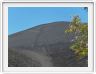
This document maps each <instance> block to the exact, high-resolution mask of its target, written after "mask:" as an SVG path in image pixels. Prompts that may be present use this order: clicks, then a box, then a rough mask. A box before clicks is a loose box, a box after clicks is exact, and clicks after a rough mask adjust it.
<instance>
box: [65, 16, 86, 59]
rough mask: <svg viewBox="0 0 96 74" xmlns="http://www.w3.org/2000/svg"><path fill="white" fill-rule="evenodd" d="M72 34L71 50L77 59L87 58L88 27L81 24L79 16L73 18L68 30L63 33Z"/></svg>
mask: <svg viewBox="0 0 96 74" xmlns="http://www.w3.org/2000/svg"><path fill="white" fill-rule="evenodd" d="M65 32H67V33H69V32H71V33H72V32H73V33H74V35H75V36H74V39H73V41H74V43H73V44H72V46H71V49H72V50H73V51H74V53H75V54H76V55H77V57H78V58H79V59H81V58H84V57H86V56H88V25H87V24H83V23H81V20H80V18H79V16H74V17H73V19H72V22H71V23H70V25H69V28H68V29H67V30H66V31H65Z"/></svg>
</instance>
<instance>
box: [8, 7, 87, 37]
mask: <svg viewBox="0 0 96 74" xmlns="http://www.w3.org/2000/svg"><path fill="white" fill-rule="evenodd" d="M75 15H79V16H80V18H81V21H82V22H86V23H87V21H88V14H87V11H86V10H84V9H83V8H82V7H9V8H8V34H9V35H10V34H13V33H16V32H19V31H22V30H25V29H28V28H31V27H34V26H37V25H40V24H45V23H51V22H56V21H69V22H70V21H71V20H72V16H75Z"/></svg>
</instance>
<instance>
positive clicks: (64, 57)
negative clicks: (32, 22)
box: [8, 22, 87, 67]
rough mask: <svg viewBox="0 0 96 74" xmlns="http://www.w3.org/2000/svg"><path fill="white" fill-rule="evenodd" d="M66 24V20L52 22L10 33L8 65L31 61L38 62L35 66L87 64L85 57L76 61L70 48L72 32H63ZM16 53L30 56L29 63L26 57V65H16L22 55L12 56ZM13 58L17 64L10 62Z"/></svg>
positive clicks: (67, 24) (66, 26)
mask: <svg viewBox="0 0 96 74" xmlns="http://www.w3.org/2000/svg"><path fill="white" fill-rule="evenodd" d="M68 26H69V23H68V22H53V23H48V24H43V25H39V26H36V27H34V28H30V29H27V30H24V31H22V32H18V33H15V34H13V35H10V36H9V39H8V40H9V41H8V43H9V59H11V60H9V61H8V62H9V66H34V65H32V62H33V61H36V62H38V63H35V64H36V65H35V66H50V67H51V66H56V67H68V66H69V67H76V66H78V67H80V66H87V64H86V63H85V59H83V60H80V61H77V60H76V58H75V57H74V53H73V52H72V51H71V49H70V45H71V44H72V39H73V37H74V34H72V33H70V34H69V33H65V32H64V31H65V30H66V29H67V28H68ZM13 51H15V54H13V55H11V53H10V52H13ZM16 53H17V55H24V56H26V57H28V58H30V59H29V61H32V62H31V65H30V63H29V62H27V61H26V60H27V59H25V63H27V64H28V65H25V64H22V65H18V64H20V63H19V62H18V61H20V60H22V56H20V57H21V59H18V58H14V57H12V56H15V57H18V56H17V55H16ZM14 59H15V63H16V64H17V65H16V64H15V65H14V64H11V63H12V61H14ZM16 59H17V60H16ZM23 60H24V59H23ZM33 64H34V63H33Z"/></svg>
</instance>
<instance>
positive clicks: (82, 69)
mask: <svg viewBox="0 0 96 74" xmlns="http://www.w3.org/2000/svg"><path fill="white" fill-rule="evenodd" d="M42 3H43V4H42ZM38 4H40V5H41V6H44V7H46V6H48V7H88V67H46V68H45V67H8V62H7V61H8V7H31V6H32V7H34V6H35V7H36V6H38ZM57 4H58V5H59V6H57ZM33 5H34V6H33ZM93 7H94V3H93V2H89V3H88V2H26V3H25V2H3V3H2V13H3V15H2V20H3V21H2V25H3V60H2V61H3V62H2V63H3V67H2V69H3V72H32V73H42V72H43V73H45V72H47V73H50V72H51V73H55V72H56V73H58V72H59V73H64V72H93V44H94V43H93V33H94V32H93V30H94V27H93V24H94V21H91V20H94V18H93V15H94V14H93V12H94V10H93ZM89 45H90V46H89ZM89 49H90V50H89Z"/></svg>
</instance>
